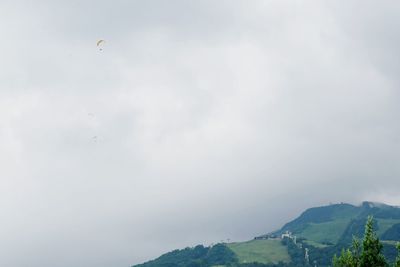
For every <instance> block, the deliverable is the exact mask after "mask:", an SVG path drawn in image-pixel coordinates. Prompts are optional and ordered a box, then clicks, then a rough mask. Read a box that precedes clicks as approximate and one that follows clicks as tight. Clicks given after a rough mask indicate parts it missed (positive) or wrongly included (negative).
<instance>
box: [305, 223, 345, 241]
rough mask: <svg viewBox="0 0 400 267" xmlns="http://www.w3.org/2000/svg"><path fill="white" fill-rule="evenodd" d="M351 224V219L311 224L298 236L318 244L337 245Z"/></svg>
mask: <svg viewBox="0 0 400 267" xmlns="http://www.w3.org/2000/svg"><path fill="white" fill-rule="evenodd" d="M349 222H350V219H338V220H334V221H330V222H324V223H318V224H317V223H310V224H308V225H307V226H306V228H305V229H304V230H303V231H302V232H301V233H299V234H298V236H299V237H303V238H305V239H307V240H310V241H314V242H317V243H324V242H325V243H326V242H329V243H332V244H336V242H337V241H338V239H339V238H340V236H341V235H342V233H343V232H344V230H345V229H346V227H347V225H348V223H349Z"/></svg>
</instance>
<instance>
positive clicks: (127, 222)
mask: <svg viewBox="0 0 400 267" xmlns="http://www.w3.org/2000/svg"><path fill="white" fill-rule="evenodd" d="M359 3H360V2H358V1H350V2H349V3H346V6H340V4H338V3H337V2H326V3H315V2H314V3H306V4H304V3H302V4H300V3H293V2H285V1H251V3H249V2H244V1H217V2H216V1H197V2H186V1H114V2H112V3H111V2H106V1H39V2H35V4H32V3H28V2H26V1H12V2H11V1H3V2H2V3H1V4H0V5H1V6H0V15H1V22H2V23H0V29H1V30H2V32H3V34H4V35H3V37H2V38H3V39H4V40H5V41H3V42H1V43H0V56H1V58H2V59H3V60H2V63H1V64H0V70H1V72H0V111H1V112H0V121H1V124H0V137H1V138H0V161H1V164H2V169H1V170H2V171H1V177H2V178H1V180H0V185H1V186H0V207H1V210H2V212H3V216H2V218H3V220H2V223H1V227H0V234H1V236H2V240H1V241H0V248H2V249H0V253H1V254H0V265H2V266H3V265H4V266H16V267H19V266H21V267H22V266H27V265H29V266H60V267H64V266H78V267H79V266H85V267H87V266H129V265H130V264H134V263H138V262H140V261H144V260H148V259H150V258H152V257H156V256H158V255H160V254H161V253H162V252H166V251H169V250H172V249H175V248H180V247H185V246H188V245H195V244H197V243H204V244H209V243H212V242H218V241H220V240H221V239H227V238H230V239H231V240H244V239H246V238H251V237H252V236H254V235H257V234H260V233H264V232H268V231H271V230H274V229H275V228H277V227H279V226H280V225H281V224H283V223H285V222H287V221H288V220H290V219H291V218H293V217H294V216H296V215H297V214H298V213H299V212H301V211H302V210H303V209H305V208H307V207H310V206H316V205H320V204H327V203H329V202H341V201H347V202H352V203H357V202H359V201H362V200H364V199H369V200H374V199H377V200H380V201H388V202H389V203H391V204H398V203H399V201H400V199H398V197H397V194H396V192H397V191H396V190H397V189H398V188H399V187H400V182H399V179H398V176H399V172H400V170H399V167H398V166H400V165H399V164H398V163H399V162H398V161H399V158H400V157H399V156H400V155H399V152H398V151H400V149H399V136H400V135H399V131H400V128H399V124H398V123H397V113H398V106H399V97H398V96H399V95H398V88H397V85H398V82H399V79H398V77H397V76H398V75H396V73H397V71H398V62H399V61H398V60H396V58H398V57H399V53H398V51H397V49H395V48H396V47H397V46H396V44H397V43H398V38H397V37H396V34H395V32H394V31H395V29H396V27H394V25H397V24H398V23H399V21H400V19H399V18H398V16H396V14H397V13H396V12H395V11H396V10H397V9H398V5H397V4H395V3H393V2H392V3H390V4H389V3H380V4H379V6H378V4H376V3H372V2H366V4H364V5H362V6H360V4H359ZM363 3H364V2H363ZM350 7H351V9H350ZM356 8H358V9H359V10H360V12H350V11H351V10H353V9H356ZM397 28H398V27H397ZM98 38H104V39H106V41H107V44H106V46H105V47H104V50H103V51H98V49H97V48H96V46H95V43H96V41H97V39H98ZM89 114H91V115H89ZM93 137H96V138H93ZM21 255H23V256H21Z"/></svg>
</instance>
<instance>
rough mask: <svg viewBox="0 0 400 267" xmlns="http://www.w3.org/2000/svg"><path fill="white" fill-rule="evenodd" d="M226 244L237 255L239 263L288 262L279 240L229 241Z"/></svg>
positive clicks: (287, 255)
mask: <svg viewBox="0 0 400 267" xmlns="http://www.w3.org/2000/svg"><path fill="white" fill-rule="evenodd" d="M227 246H228V247H229V248H230V249H231V250H232V251H233V252H234V253H235V254H236V255H237V257H238V259H239V262H240V263H246V262H247V263H249V262H259V263H278V262H279V261H282V262H290V256H289V254H288V252H287V249H286V247H285V246H283V245H282V244H281V242H280V241H279V240H251V241H248V242H241V243H230V244H227Z"/></svg>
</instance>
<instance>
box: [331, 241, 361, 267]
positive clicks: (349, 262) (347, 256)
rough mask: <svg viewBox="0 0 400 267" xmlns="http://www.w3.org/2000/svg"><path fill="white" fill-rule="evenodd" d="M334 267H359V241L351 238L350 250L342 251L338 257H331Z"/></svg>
mask: <svg viewBox="0 0 400 267" xmlns="http://www.w3.org/2000/svg"><path fill="white" fill-rule="evenodd" d="M332 264H333V266H334V267H359V266H360V241H359V240H358V239H357V238H355V237H353V243H352V246H351V249H346V250H345V249H342V252H341V254H340V256H339V257H337V256H336V255H335V256H333V261H332Z"/></svg>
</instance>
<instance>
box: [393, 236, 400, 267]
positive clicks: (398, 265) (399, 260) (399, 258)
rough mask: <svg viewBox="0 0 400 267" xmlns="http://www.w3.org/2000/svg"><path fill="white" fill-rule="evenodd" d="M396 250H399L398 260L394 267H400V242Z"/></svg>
mask: <svg viewBox="0 0 400 267" xmlns="http://www.w3.org/2000/svg"><path fill="white" fill-rule="evenodd" d="M396 248H397V258H396V261H395V262H394V267H400V242H399V243H397V245H396Z"/></svg>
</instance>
